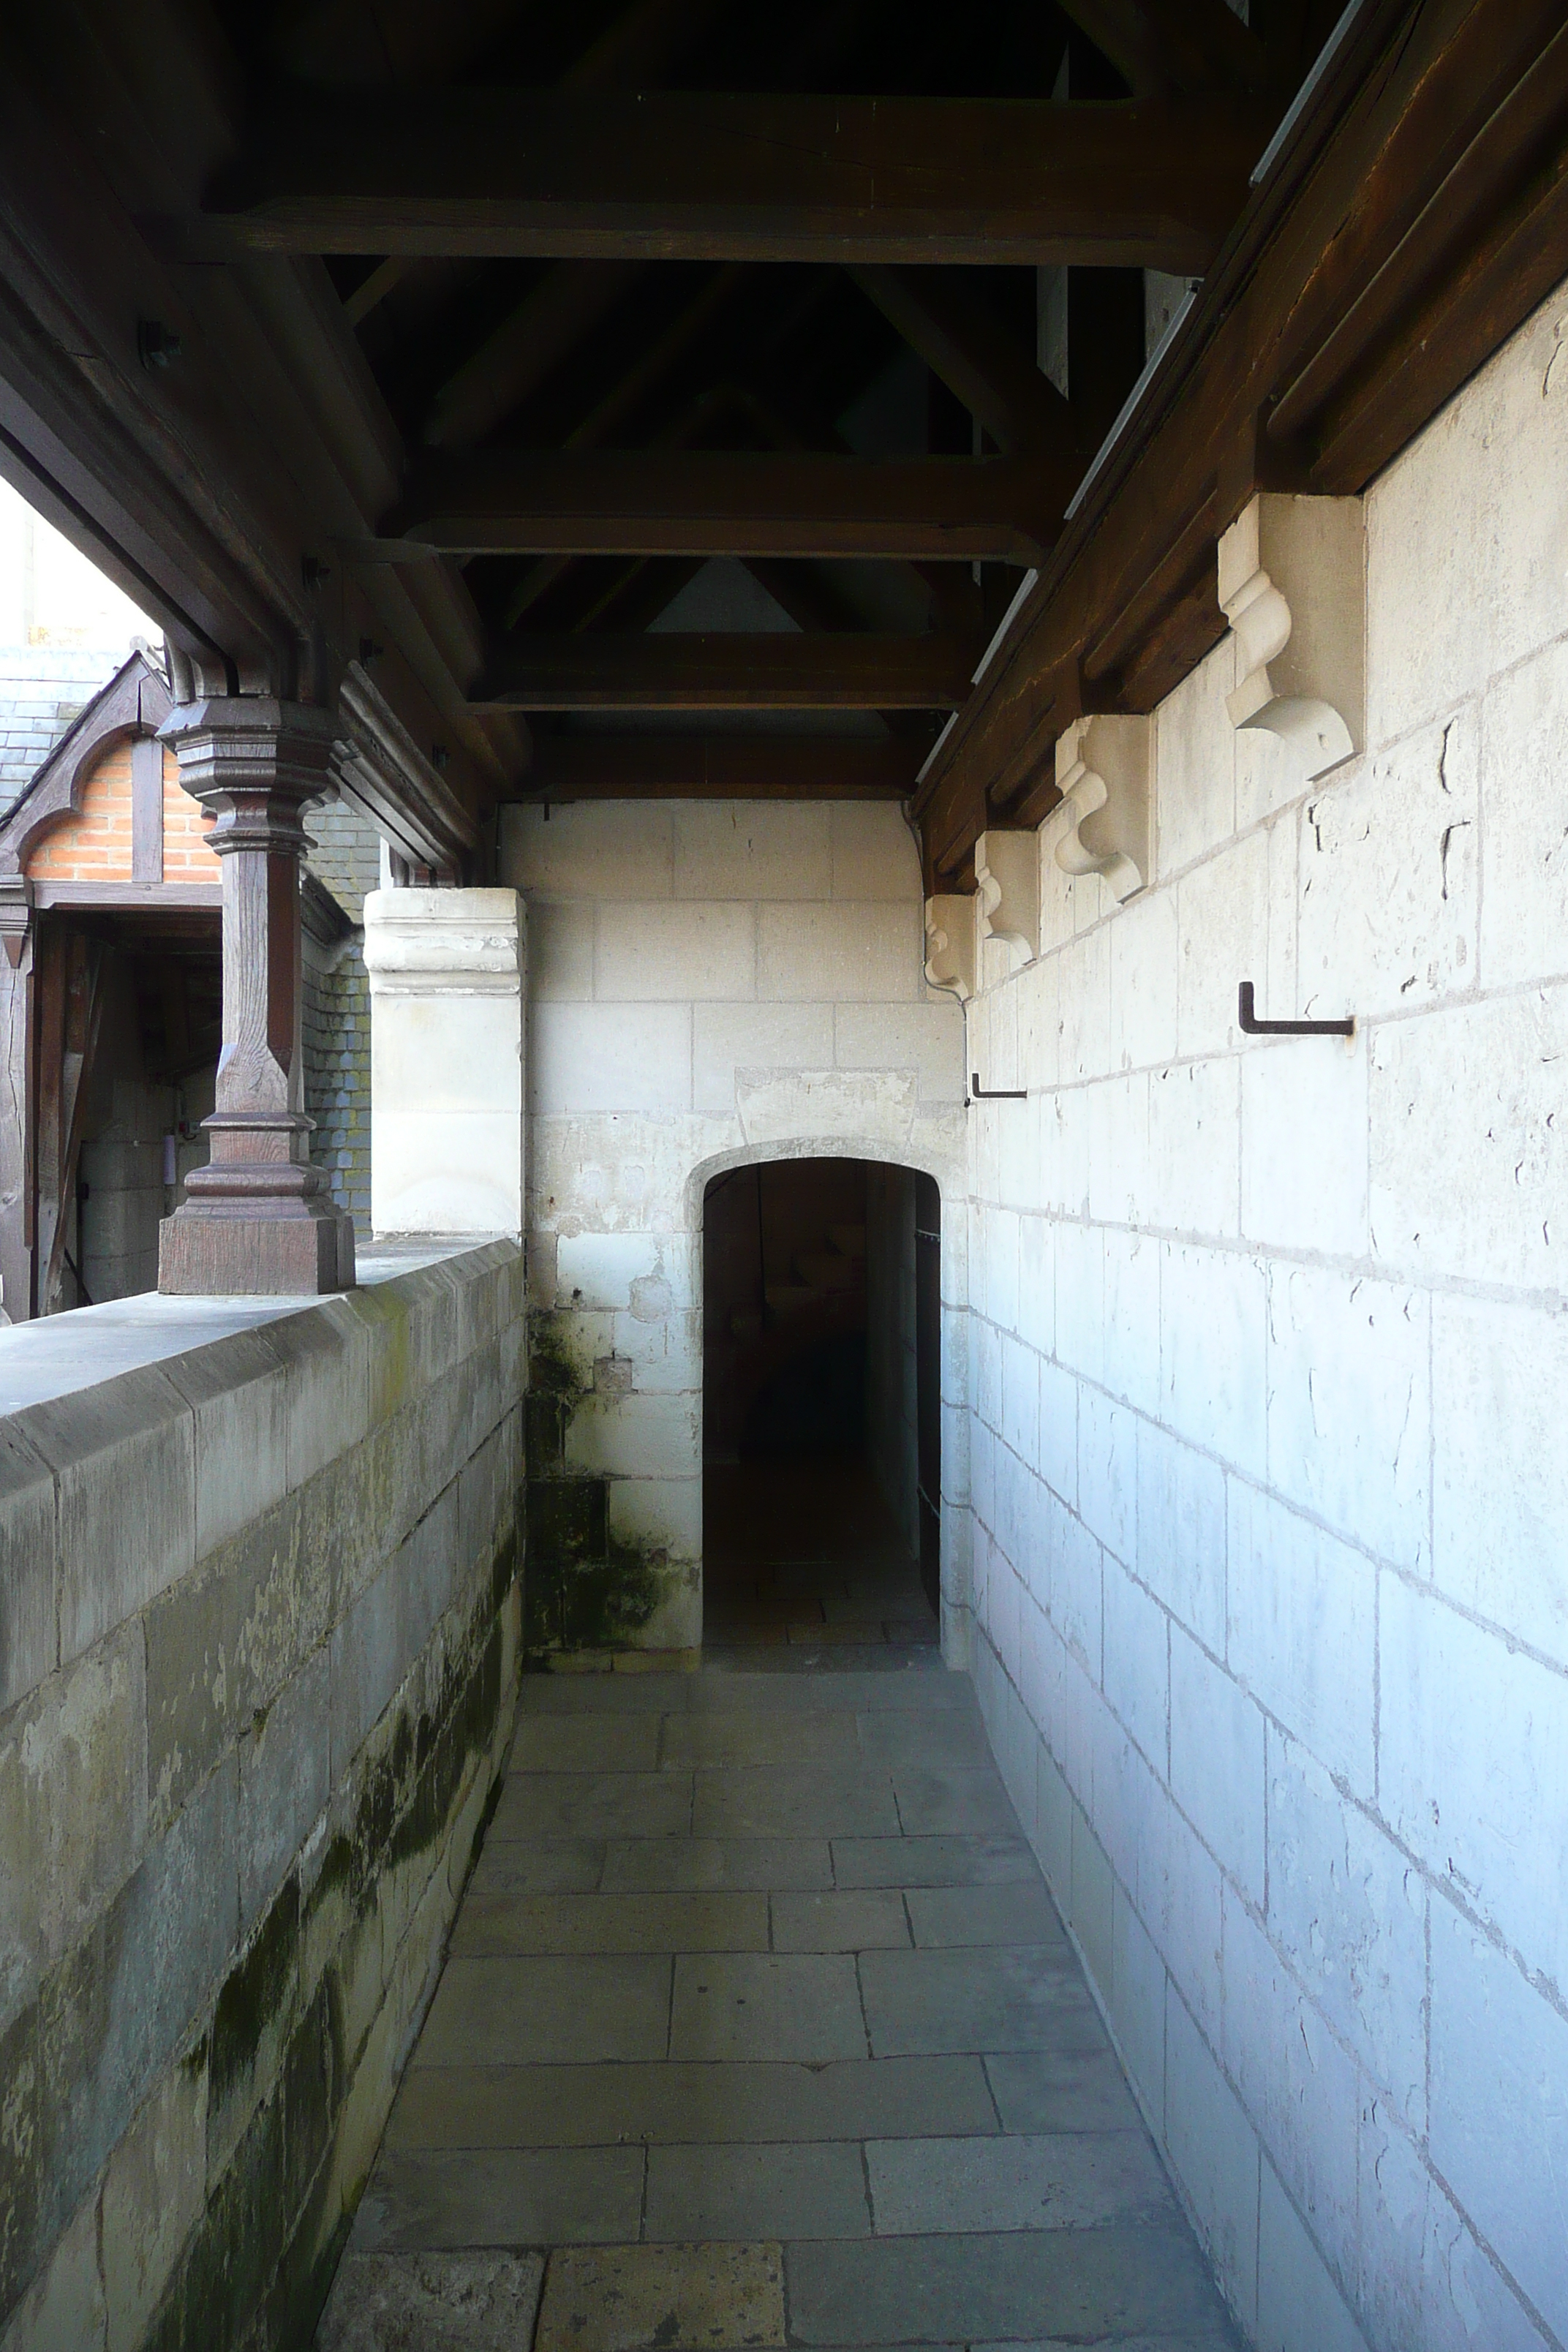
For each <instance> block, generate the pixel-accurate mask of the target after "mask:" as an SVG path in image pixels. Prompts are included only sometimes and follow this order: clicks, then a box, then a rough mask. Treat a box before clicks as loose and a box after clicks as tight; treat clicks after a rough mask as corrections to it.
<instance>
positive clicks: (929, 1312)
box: [703, 1159, 941, 1667]
mask: <svg viewBox="0 0 1568 2352" xmlns="http://www.w3.org/2000/svg"><path fill="white" fill-rule="evenodd" d="M939 1217H940V1202H939V1195H938V1192H937V1187H936V1185H935V1183H934V1181H932V1180H931V1178H929V1177H924V1176H921V1175H918V1174H916V1173H915V1171H912V1170H910V1169H901V1168H886V1167H882V1166H880V1165H879V1164H877V1163H874V1162H870V1161H867V1160H826V1159H823V1160H778V1161H771V1162H768V1163H766V1164H762V1165H756V1166H752V1167H746V1168H737V1169H732V1170H731V1171H729V1172H728V1173H727V1174H725V1175H723V1176H721V1177H716V1178H715V1179H714V1181H712V1182H711V1183H710V1185H709V1187H708V1192H707V1195H706V1199H705V1202H704V1210H703V1269H704V1272H703V1349H704V1366H703V1370H704V1416H703V1432H704V1445H703V1457H704V1458H703V1525H704V1536H703V1579H704V1644H705V1647H706V1648H707V1650H708V1651H709V1653H710V1655H711V1656H712V1657H713V1658H714V1660H715V1663H717V1662H719V1661H721V1659H722V1658H723V1657H724V1656H725V1655H727V1654H731V1653H732V1654H734V1656H735V1659H736V1662H737V1663H744V1664H748V1665H751V1666H757V1665H771V1666H775V1667H786V1666H807V1665H813V1666H820V1665H824V1664H838V1665H845V1666H858V1665H890V1664H910V1663H935V1659H936V1655H937V1652H936V1643H937V1638H938V1621H939V1610H938V1584H937V1573H938V1551H939V1541H940V1526H941V1520H940V1502H939V1497H940V1493H941V1402H940V1344H941V1342H940V1298H939V1289H938V1284H937V1265H938V1256H937V1253H936V1250H935V1249H934V1248H933V1245H932V1241H931V1238H930V1237H931V1236H934V1235H935V1234H937V1233H938V1231H939V1225H938V1219H939ZM928 1261H929V1264H928ZM928 1294H929V1295H928Z"/></svg>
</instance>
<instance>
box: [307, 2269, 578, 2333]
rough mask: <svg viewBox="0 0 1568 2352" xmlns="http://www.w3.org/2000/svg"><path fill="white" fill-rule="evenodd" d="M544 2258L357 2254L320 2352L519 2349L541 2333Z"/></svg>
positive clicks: (330, 2310) (326, 2315) (335, 2285)
mask: <svg viewBox="0 0 1568 2352" xmlns="http://www.w3.org/2000/svg"><path fill="white" fill-rule="evenodd" d="M543 2276H544V2261H543V2257H542V2255H540V2254H497V2253H489V2252H487V2253H482V2254H468V2253H413V2254H392V2253H382V2254H359V2253H351V2254H350V2255H348V2256H347V2257H346V2259H345V2260H344V2261H343V2263H342V2264H341V2265H340V2267H339V2270H338V2274H337V2277H336V2278H335V2279H334V2280H333V2282H332V2291H331V2294H330V2295H329V2296H328V2298H327V2307H326V2309H325V2311H324V2312H323V2313H322V2314H321V2326H320V2327H319V2329H318V2330H317V2334H316V2345H317V2352H515V2347H517V2346H518V2345H520V2344H527V2343H528V2342H529V2341H530V2339H531V2336H532V2333H533V2315H534V2313H535V2311H536V2310H537V2309H538V2307H539V2289H540V2282H541V2281H542V2278H543Z"/></svg>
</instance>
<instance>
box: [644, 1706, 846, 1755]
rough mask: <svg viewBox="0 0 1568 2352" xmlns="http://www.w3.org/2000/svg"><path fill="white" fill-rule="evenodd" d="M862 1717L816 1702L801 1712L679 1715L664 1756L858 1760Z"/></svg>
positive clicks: (668, 1731)
mask: <svg viewBox="0 0 1568 2352" xmlns="http://www.w3.org/2000/svg"><path fill="white" fill-rule="evenodd" d="M856 1722H857V1718H856V1717H854V1716H853V1715H850V1714H847V1713H846V1712H843V1711H842V1710H841V1711H839V1712H837V1713H831V1714H830V1713H829V1712H828V1711H827V1710H826V1708H813V1709H812V1710H811V1711H810V1712H809V1713H807V1712H805V1711H804V1710H803V1711H802V1712H801V1713H799V1714H796V1713H795V1712H794V1710H791V1712H790V1713H788V1714H787V1715H786V1714H775V1715H763V1716H758V1717H750V1716H746V1715H739V1714H731V1713H728V1712H726V1713H725V1714H722V1715H674V1716H669V1717H666V1719H665V1724H664V1752H663V1757H662V1761H663V1762H664V1763H665V1764H667V1765H669V1766H673V1767H679V1766H681V1765H686V1766H692V1765H695V1766H697V1767H699V1768H709V1769H711V1768H712V1767H715V1766H725V1765H729V1766H735V1765H781V1764H782V1765H795V1764H816V1765H820V1764H856V1763H858V1762H859V1760H860V1747H859V1742H858V1739H857V1738H856Z"/></svg>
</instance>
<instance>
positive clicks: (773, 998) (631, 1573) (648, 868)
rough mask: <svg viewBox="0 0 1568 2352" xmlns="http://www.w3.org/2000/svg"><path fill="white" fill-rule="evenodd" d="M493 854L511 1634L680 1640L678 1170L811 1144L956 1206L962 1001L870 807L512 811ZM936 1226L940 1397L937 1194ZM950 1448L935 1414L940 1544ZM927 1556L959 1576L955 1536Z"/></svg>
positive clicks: (698, 1299) (953, 1278)
mask: <svg viewBox="0 0 1568 2352" xmlns="http://www.w3.org/2000/svg"><path fill="white" fill-rule="evenodd" d="M500 871H501V876H502V878H503V879H504V880H506V881H507V882H509V883H510V884H512V885H513V886H514V887H516V888H518V889H519V890H521V892H522V893H523V894H524V896H525V898H526V899H527V906H528V941H529V951H528V963H529V1034H528V1048H527V1069H528V1107H529V1154H530V1166H529V1203H528V1225H529V1247H530V1269H531V1277H530V1278H531V1294H532V1301H533V1306H534V1308H535V1320H534V1326H533V1329H534V1339H535V1347H534V1365H535V1372H536V1387H537V1388H538V1389H539V1391H540V1392H541V1393H540V1399H539V1402H538V1403H537V1404H536V1407H535V1412H536V1414H537V1416H538V1417H539V1421H540V1427H539V1432H538V1434H539V1440H540V1446H541V1452H540V1455H539V1461H540V1463H541V1464H542V1465H546V1475H545V1476H544V1478H542V1480H541V1485H540V1487H539V1488H538V1489H537V1490H535V1491H534V1493H533V1496H532V1499H531V1509H532V1510H533V1512H534V1514H535V1518H534V1528H533V1532H534V1536H535V1538H536V1539H537V1545H538V1549H537V1550H536V1551H533V1552H531V1559H532V1560H534V1562H535V1563H536V1565H538V1566H539V1568H540V1570H541V1573H540V1575H539V1577H538V1578H537V1579H536V1580H535V1581H534V1583H533V1584H532V1585H531V1604H532V1603H537V1612H536V1619H535V1633H536V1636H537V1639H538V1641H539V1643H540V1645H541V1646H542V1647H555V1648H563V1649H575V1648H588V1647H602V1648H607V1649H612V1650H627V1651H629V1650H632V1649H637V1650H648V1651H665V1652H669V1651H689V1650H691V1649H693V1648H694V1647H695V1646H696V1644H697V1643H699V1642H700V1639H701V1633H702V1584H701V1558H702V1526H701V1518H702V1509H701V1496H702V1335H701V1311H702V1272H701V1247H702V1202H703V1194H704V1192H705V1190H706V1187H707V1184H708V1182H709V1181H710V1179H711V1178H713V1177H716V1176H719V1175H721V1174H722V1173H723V1171H725V1170H727V1169H731V1168H734V1167H736V1166H738V1165H741V1164H742V1163H744V1162H747V1161H752V1160H757V1161H761V1160H778V1159H784V1158H810V1157H816V1156H822V1157H827V1158H834V1159H850V1160H854V1159H864V1160H873V1161H878V1162H880V1163H882V1164H884V1165H891V1166H895V1167H903V1168H906V1169H919V1170H922V1171H925V1172H926V1173H927V1174H929V1175H931V1176H933V1177H935V1179H936V1180H937V1181H938V1183H939V1184H940V1185H941V1187H942V1192H943V1193H944V1195H945V1196H946V1197H947V1199H948V1200H949V1201H950V1202H960V1201H962V1198H963V1116H964V1115H963V1097H964V1074H963V1019H962V1016H961V1014H960V1012H959V1008H958V1007H957V1005H956V1004H954V1003H953V1002H952V999H951V998H950V997H947V996H944V995H943V994H942V992H940V991H938V990H936V989H933V988H930V987H928V986H927V985H926V982H925V981H924V978H923V976H922V960H923V953H924V932H923V912H922V902H921V877H920V866H919V861H918V859H917V856H916V854H915V845H914V840H913V836H912V835H911V834H910V829H909V826H908V825H907V824H906V823H905V821H904V817H903V814H902V812H901V811H900V809H899V808H897V807H896V806H894V805H892V804H891V803H880V804H879V803H852V802H850V803H828V802H818V803H804V802H797V803H791V804H789V805H787V806H786V805H778V804H773V803H767V802H740V801H735V802H728V801H706V802H682V801H676V802H669V801H665V802H657V803H656V802H637V801H625V802H606V803H580V804H577V805H568V806H566V807H559V808H553V807H552V809H550V810H549V811H548V812H546V811H543V810H541V809H538V808H513V809H509V810H507V811H506V812H505V814H504V822H503V825H502V830H501V837H500ZM942 1231H943V1280H942V1298H943V1302H944V1316H945V1318H946V1319H945V1324H944V1339H943V1356H944V1360H945V1362H946V1363H947V1364H948V1366H949V1367H950V1369H951V1370H952V1373H953V1377H954V1379H955V1381H957V1382H958V1384H959V1386H960V1387H961V1386H962V1378H963V1373H962V1367H963V1354H964V1350H963V1280H964V1273H963V1245H964V1242H965V1239H966V1237H967V1236H966V1233H965V1221H964V1219H963V1214H962V1213H955V1214H954V1215H952V1217H951V1218H948V1219H945V1220H944V1222H943V1228H942ZM965 1458H966V1457H965V1450H964V1446H963V1432H962V1430H961V1429H960V1430H955V1431H954V1433H953V1442H952V1444H944V1447H943V1455H942V1475H943V1480H944V1483H945V1486H946V1491H947V1493H948V1495H949V1496H950V1498H951V1499H952V1502H953V1505H954V1508H953V1510H952V1513H951V1514H950V1515H949V1518H948V1525H949V1526H950V1527H951V1528H953V1529H955V1530H958V1531H959V1532H960V1536H961V1537H962V1535H963V1534H966V1533H967V1527H968V1520H967V1515H966V1513H965V1511H964V1508H963V1506H964V1504H965V1502H966V1500H967V1490H966V1485H965V1475H966V1474H965ZM531 1459H532V1456H531ZM536 1466H537V1465H536ZM552 1562H553V1568H552V1567H551V1565H550V1563H552ZM947 1566H948V1570H949V1573H948V1576H947V1578H946V1589H947V1590H948V1591H949V1592H950V1593H952V1594H959V1593H961V1592H962V1591H963V1556H962V1550H961V1549H960V1550H955V1551H954V1552H952V1555H951V1557H950V1559H949V1560H948V1563H947ZM552 1593H553V1596H554V1597H553V1599H552V1598H551V1597H550V1596H551V1594H552ZM954 1623H955V1625H956V1626H957V1627H958V1630H959V1632H960V1633H962V1623H963V1621H962V1618H961V1617H960V1618H959V1619H955V1620H954Z"/></svg>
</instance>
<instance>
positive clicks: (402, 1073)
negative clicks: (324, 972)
mask: <svg viewBox="0 0 1568 2352" xmlns="http://www.w3.org/2000/svg"><path fill="white" fill-rule="evenodd" d="M526 937H527V934H526V918H525V914H524V909H523V903H522V900H521V897H520V896H519V894H518V893H517V892H516V891H515V890H376V891H373V892H372V894H371V896H370V897H369V898H367V899H366V900H365V902H364V961H365V969H366V971H368V972H369V974H370V1204H371V1206H370V1213H371V1223H372V1224H373V1225H374V1228H375V1231H376V1232H377V1233H378V1234H381V1233H385V1234H521V1231H522V1219H523V1154H524V1143H523V1138H524V1122H525V1099H524V1091H523V1065H524V1035H525V1032H524V1017H525V1016H524V1005H523V972H524V969H525V961H526Z"/></svg>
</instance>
